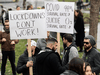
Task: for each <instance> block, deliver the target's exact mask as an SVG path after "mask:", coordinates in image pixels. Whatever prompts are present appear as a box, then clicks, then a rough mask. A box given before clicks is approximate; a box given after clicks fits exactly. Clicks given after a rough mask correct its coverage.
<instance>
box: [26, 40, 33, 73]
mask: <svg viewBox="0 0 100 75" xmlns="http://www.w3.org/2000/svg"><path fill="white" fill-rule="evenodd" d="M27 41H28V57H31V56H32V53H31V39H28V40H27ZM29 74H30V75H33V68H32V67H30V68H29Z"/></svg>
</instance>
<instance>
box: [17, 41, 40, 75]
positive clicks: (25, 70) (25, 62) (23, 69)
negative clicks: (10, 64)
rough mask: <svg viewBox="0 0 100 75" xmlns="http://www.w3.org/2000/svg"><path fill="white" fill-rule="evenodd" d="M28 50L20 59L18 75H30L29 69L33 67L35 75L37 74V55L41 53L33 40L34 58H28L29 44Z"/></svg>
mask: <svg viewBox="0 0 100 75" xmlns="http://www.w3.org/2000/svg"><path fill="white" fill-rule="evenodd" d="M26 46H27V48H26V49H25V51H24V53H23V54H22V55H21V56H20V57H19V60H18V63H17V73H19V74H20V73H22V74H23V75H29V67H31V66H32V67H33V75H37V74H36V69H35V64H36V55H37V54H38V52H39V51H40V50H39V49H38V48H37V47H36V42H35V41H33V40H31V50H32V58H31V59H30V58H28V44H26Z"/></svg>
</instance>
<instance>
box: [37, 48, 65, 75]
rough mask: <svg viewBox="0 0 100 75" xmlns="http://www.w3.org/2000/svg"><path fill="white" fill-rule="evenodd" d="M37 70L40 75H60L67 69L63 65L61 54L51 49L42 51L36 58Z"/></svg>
mask: <svg viewBox="0 0 100 75" xmlns="http://www.w3.org/2000/svg"><path fill="white" fill-rule="evenodd" d="M36 68H37V73H38V75H60V74H61V73H63V72H64V71H65V69H66V68H65V67H62V65H61V59H60V56H59V54H58V53H56V52H54V51H52V50H51V49H50V48H46V49H45V50H42V51H40V53H39V54H38V55H37V56H36Z"/></svg>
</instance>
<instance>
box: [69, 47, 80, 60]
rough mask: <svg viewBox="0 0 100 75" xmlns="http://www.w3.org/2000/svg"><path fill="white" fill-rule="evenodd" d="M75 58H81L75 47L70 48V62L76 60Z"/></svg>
mask: <svg viewBox="0 0 100 75" xmlns="http://www.w3.org/2000/svg"><path fill="white" fill-rule="evenodd" d="M74 57H79V55H78V51H77V49H76V48H75V47H71V48H70V53H69V62H70V61H71V60H72V59H73V58H74Z"/></svg>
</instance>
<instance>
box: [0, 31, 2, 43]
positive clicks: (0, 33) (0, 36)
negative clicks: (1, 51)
mask: <svg viewBox="0 0 100 75" xmlns="http://www.w3.org/2000/svg"><path fill="white" fill-rule="evenodd" d="M1 43H2V32H0V44H1Z"/></svg>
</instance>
